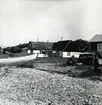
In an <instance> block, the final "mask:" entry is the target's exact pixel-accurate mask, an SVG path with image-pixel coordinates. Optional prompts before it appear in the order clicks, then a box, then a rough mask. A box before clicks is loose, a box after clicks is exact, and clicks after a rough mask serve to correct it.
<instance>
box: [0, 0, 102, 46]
mask: <svg viewBox="0 0 102 105" xmlns="http://www.w3.org/2000/svg"><path fill="white" fill-rule="evenodd" d="M0 2H1V1H0ZM0 6H1V7H0V8H1V9H0V16H1V22H0V33H1V36H0V37H1V38H0V44H3V45H6V46H7V45H15V44H18V43H24V42H27V41H29V40H32V41H36V40H37V37H39V39H40V40H41V41H47V40H51V41H58V40H60V38H61V37H64V39H65V40H67V39H72V40H75V39H77V38H83V39H90V38H91V37H92V36H93V35H95V34H96V33H101V32H102V28H101V27H102V24H101V23H102V19H101V18H102V15H101V9H102V3H101V2H100V1H97V0H86V1H85V0H64V1H61V2H58V1H57V2H56V1H26V0H8V1H7V0H4V1H3V2H1V3H0Z"/></svg>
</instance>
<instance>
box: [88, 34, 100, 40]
mask: <svg viewBox="0 0 102 105" xmlns="http://www.w3.org/2000/svg"><path fill="white" fill-rule="evenodd" d="M89 42H102V34H97V35H95V36H94V37H92V38H91V39H90V40H89Z"/></svg>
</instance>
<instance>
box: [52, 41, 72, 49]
mask: <svg viewBox="0 0 102 105" xmlns="http://www.w3.org/2000/svg"><path fill="white" fill-rule="evenodd" d="M71 42H72V41H71V40H64V41H58V42H55V43H54V44H53V50H57V51H66V50H67V51H68V50H69V49H70V46H69V44H71Z"/></svg>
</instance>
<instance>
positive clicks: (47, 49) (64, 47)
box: [0, 35, 102, 58]
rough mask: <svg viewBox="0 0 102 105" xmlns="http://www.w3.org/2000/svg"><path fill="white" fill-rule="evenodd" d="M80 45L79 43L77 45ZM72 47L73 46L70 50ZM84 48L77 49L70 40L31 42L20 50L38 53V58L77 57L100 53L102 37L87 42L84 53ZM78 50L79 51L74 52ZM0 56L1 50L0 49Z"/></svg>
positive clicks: (96, 36)
mask: <svg viewBox="0 0 102 105" xmlns="http://www.w3.org/2000/svg"><path fill="white" fill-rule="evenodd" d="M79 44H81V43H79ZM72 46H74V47H73V48H72ZM84 48H85V49H87V48H86V46H85V47H83V49H82V48H79V46H78V45H77V46H76V44H75V43H74V44H73V43H72V41H71V40H65V41H58V42H55V43H52V42H33V41H30V42H29V43H28V47H24V48H22V52H21V53H23V54H34V53H38V57H63V58H67V57H71V56H73V55H74V56H75V57H79V55H80V54H81V53H88V52H92V51H102V35H95V36H94V37H93V38H92V39H91V40H89V41H88V49H87V50H86V51H85V49H84ZM75 49H80V50H75ZM0 53H1V54H2V48H1V49H0Z"/></svg>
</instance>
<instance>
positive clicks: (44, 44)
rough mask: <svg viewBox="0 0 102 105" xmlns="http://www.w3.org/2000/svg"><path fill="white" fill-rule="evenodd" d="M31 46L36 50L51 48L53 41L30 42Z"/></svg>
mask: <svg viewBox="0 0 102 105" xmlns="http://www.w3.org/2000/svg"><path fill="white" fill-rule="evenodd" d="M30 43H31V48H32V49H35V50H51V49H52V46H53V43H51V42H30Z"/></svg>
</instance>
